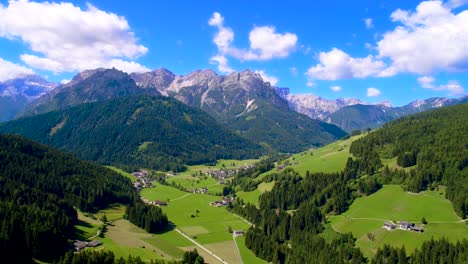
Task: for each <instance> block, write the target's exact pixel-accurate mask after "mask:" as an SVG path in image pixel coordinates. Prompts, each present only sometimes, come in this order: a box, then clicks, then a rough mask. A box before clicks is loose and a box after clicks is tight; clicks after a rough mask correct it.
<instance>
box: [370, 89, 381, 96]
mask: <svg viewBox="0 0 468 264" xmlns="http://www.w3.org/2000/svg"><path fill="white" fill-rule="evenodd" d="M381 94H382V93H381V92H380V91H379V90H377V89H375V88H374V87H370V88H367V96H369V97H377V96H380V95H381Z"/></svg>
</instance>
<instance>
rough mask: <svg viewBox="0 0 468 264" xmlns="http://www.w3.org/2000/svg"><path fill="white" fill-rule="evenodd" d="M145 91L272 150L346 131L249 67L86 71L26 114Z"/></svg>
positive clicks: (311, 142) (320, 141)
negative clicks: (295, 104) (306, 110)
mask: <svg viewBox="0 0 468 264" xmlns="http://www.w3.org/2000/svg"><path fill="white" fill-rule="evenodd" d="M141 94H145V95H152V96H158V95H162V96H166V97H172V98H175V99H177V100H178V101H180V102H183V103H184V104H186V105H188V106H190V107H195V108H199V109H201V110H203V111H205V112H206V113H208V114H209V115H211V116H212V117H213V118H215V120H216V121H218V122H219V123H220V124H222V125H223V126H224V127H226V128H228V129H230V130H232V131H234V132H235V133H237V134H238V135H241V136H242V137H244V138H247V139H248V140H250V141H252V142H254V143H256V144H261V145H263V146H264V147H266V148H267V149H271V150H274V151H280V152H297V151H301V150H305V149H307V148H309V147H310V146H311V145H315V146H320V145H324V144H327V143H329V142H332V141H334V140H336V139H338V138H341V137H343V136H344V135H346V133H345V132H344V131H342V130H341V129H339V128H338V127H336V126H335V125H331V124H326V123H324V122H321V121H318V120H313V119H310V118H308V117H307V116H305V115H302V114H299V113H297V112H295V111H293V110H290V109H289V106H288V102H287V101H286V100H284V99H283V98H281V97H280V96H279V95H278V94H277V93H276V91H275V88H274V87H272V86H271V85H270V84H269V83H268V82H264V81H263V79H262V77H261V76H260V75H259V74H257V73H254V72H252V71H248V70H247V71H243V72H238V73H231V74H229V75H227V76H223V75H218V74H216V73H215V72H214V71H212V70H198V71H194V72H192V73H190V74H188V75H185V76H176V75H174V74H173V73H171V72H170V71H168V70H166V69H158V70H156V71H153V72H148V73H141V74H132V75H128V74H126V73H124V72H121V71H118V70H116V69H96V70H93V71H86V72H83V73H81V74H78V75H77V76H76V77H75V78H73V80H72V81H71V82H70V83H68V84H65V85H61V86H59V87H57V88H56V89H55V90H53V91H52V92H50V93H48V94H47V95H44V96H42V97H41V98H39V99H38V100H36V101H35V102H33V103H32V104H30V105H29V106H28V107H27V108H26V110H25V111H24V113H23V115H25V116H28V115H34V114H40V113H46V112H49V111H53V110H61V109H65V108H67V107H70V106H75V105H78V104H82V103H87V102H96V101H105V100H110V99H112V98H118V97H122V96H134V95H141Z"/></svg>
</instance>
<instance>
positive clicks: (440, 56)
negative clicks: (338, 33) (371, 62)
mask: <svg viewBox="0 0 468 264" xmlns="http://www.w3.org/2000/svg"><path fill="white" fill-rule="evenodd" d="M451 2H452V5H451V6H452V7H453V6H455V5H454V3H455V2H457V3H461V2H465V1H451ZM449 6H450V5H449ZM449 6H446V5H444V4H443V3H442V2H440V1H427V2H422V3H420V4H419V5H418V6H417V8H416V11H414V12H409V11H404V10H401V9H398V10H396V11H395V12H393V13H392V15H391V18H392V20H393V21H394V22H398V23H401V25H399V26H397V27H396V28H395V29H394V30H393V31H390V32H387V33H385V34H384V35H383V38H382V39H381V40H380V41H379V42H378V43H377V50H378V52H379V57H381V58H389V59H390V60H391V61H392V65H391V66H390V69H389V70H388V71H387V72H391V73H392V74H396V73H399V72H410V73H417V74H430V73H433V72H437V71H466V70H468V10H464V11H462V12H460V13H458V14H454V13H452V10H451V9H450V7H449ZM384 76H385V75H384ZM387 76H388V75H387Z"/></svg>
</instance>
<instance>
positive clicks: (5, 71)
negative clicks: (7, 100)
mask: <svg viewBox="0 0 468 264" xmlns="http://www.w3.org/2000/svg"><path fill="white" fill-rule="evenodd" d="M28 74H34V71H33V70H31V69H29V68H26V67H23V66H21V65H18V64H15V63H12V62H9V61H6V60H4V59H2V58H0V82H3V81H6V80H10V79H14V78H17V77H20V76H22V75H28Z"/></svg>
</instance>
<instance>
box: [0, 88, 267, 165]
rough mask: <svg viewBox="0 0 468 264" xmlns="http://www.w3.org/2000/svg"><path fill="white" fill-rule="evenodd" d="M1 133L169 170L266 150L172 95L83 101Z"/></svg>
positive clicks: (116, 162) (6, 126) (122, 162)
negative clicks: (83, 102)
mask: <svg viewBox="0 0 468 264" xmlns="http://www.w3.org/2000/svg"><path fill="white" fill-rule="evenodd" d="M0 133H17V134H21V135H24V136H26V137H28V138H30V139H33V140H36V141H39V142H41V143H44V144H47V145H50V146H53V147H56V148H59V149H63V150H66V151H68V152H71V153H73V154H75V155H77V156H78V157H80V158H83V159H87V160H93V161H98V162H100V163H104V164H112V165H116V166H121V167H125V166H131V167H146V168H152V169H157V170H164V171H167V170H172V171H182V170H184V168H185V167H184V164H200V163H212V162H215V161H216V159H221V158H224V159H246V158H252V157H257V156H260V155H261V154H262V153H263V148H262V147H260V146H259V145H256V144H253V143H251V142H250V141H248V140H246V139H244V138H241V137H239V136H237V135H235V134H233V133H232V132H229V131H228V130H226V129H224V128H223V127H221V126H220V125H219V124H217V123H216V121H215V120H214V119H213V118H212V117H210V116H209V115H208V114H206V113H204V112H202V111H201V110H198V109H195V108H192V107H189V106H186V105H185V104H183V103H181V102H179V101H177V100H175V99H172V98H168V97H151V96H138V97H124V98H118V99H115V100H111V101H105V102H97V103H89V104H83V105H79V106H76V107H73V108H69V109H66V110H62V111H56V112H50V113H47V114H43V115H38V116H33V117H28V118H23V119H19V120H15V121H11V122H8V123H5V124H2V125H0Z"/></svg>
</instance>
